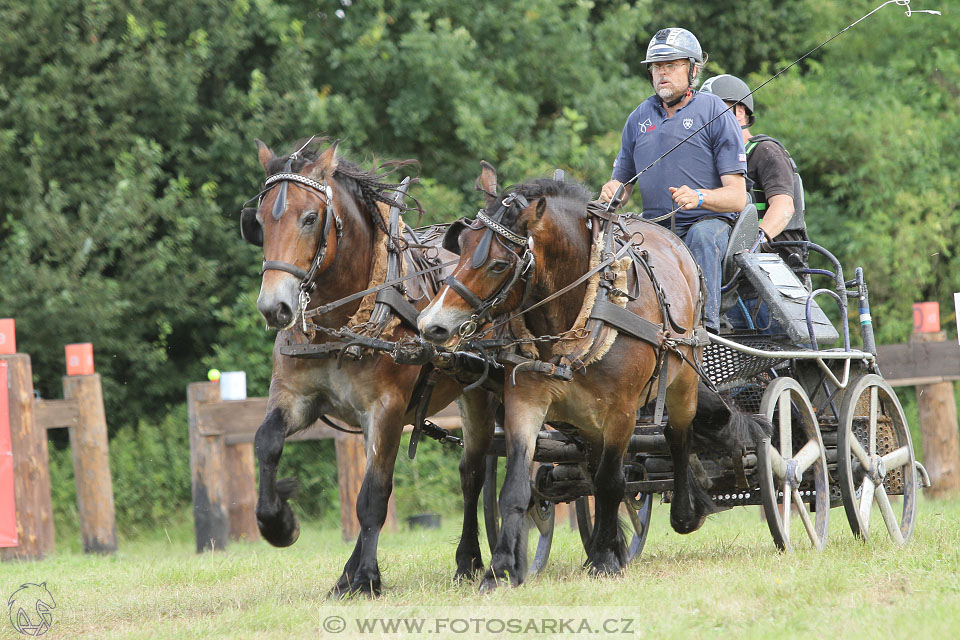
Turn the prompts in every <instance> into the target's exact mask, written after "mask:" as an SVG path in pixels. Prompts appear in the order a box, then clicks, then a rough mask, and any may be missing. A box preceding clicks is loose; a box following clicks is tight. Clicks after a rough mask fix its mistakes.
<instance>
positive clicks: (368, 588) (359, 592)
mask: <svg viewBox="0 0 960 640" xmlns="http://www.w3.org/2000/svg"><path fill="white" fill-rule="evenodd" d="M356 596H361V597H367V598H376V597H379V596H380V578H379V576H377V577H370V578H366V579H363V578H354V579H353V580H350V579H349V578H347V576H346V574H344V575H341V576H340V579H339V580H337V584H335V585H333V587H331V588H330V591H328V592H327V599H328V600H343V599H344V598H352V597H356Z"/></svg>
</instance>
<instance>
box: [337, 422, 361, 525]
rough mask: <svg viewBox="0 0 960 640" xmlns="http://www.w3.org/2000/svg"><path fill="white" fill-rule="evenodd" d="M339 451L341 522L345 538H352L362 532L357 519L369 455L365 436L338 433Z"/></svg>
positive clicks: (338, 479) (338, 476)
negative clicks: (364, 445) (365, 450)
mask: <svg viewBox="0 0 960 640" xmlns="http://www.w3.org/2000/svg"><path fill="white" fill-rule="evenodd" d="M333 442H334V447H335V448H336V451H337V485H338V486H339V488H340V524H341V528H342V531H343V539H344V540H352V539H353V538H356V537H357V535H359V533H360V522H359V521H358V520H357V507H356V505H357V496H358V495H359V494H360V486H361V485H362V484H363V474H364V470H365V469H366V466H367V455H366V453H365V452H364V450H363V437H362V436H358V435H353V434H348V433H338V434H337V435H336V437H335V438H334V440H333Z"/></svg>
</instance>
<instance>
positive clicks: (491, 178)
mask: <svg viewBox="0 0 960 640" xmlns="http://www.w3.org/2000/svg"><path fill="white" fill-rule="evenodd" d="M474 188H475V189H476V190H477V191H483V196H484V199H485V200H486V207H487V209H489V208H490V207H492V206H493V205H494V203H495V202H496V200H497V191H499V190H500V188H499V187H498V186H497V170H496V169H495V168H494V166H493V165H492V164H490V163H489V162H487V161H486V160H481V161H480V177H479V178H477V181H476V182H475V183H474Z"/></svg>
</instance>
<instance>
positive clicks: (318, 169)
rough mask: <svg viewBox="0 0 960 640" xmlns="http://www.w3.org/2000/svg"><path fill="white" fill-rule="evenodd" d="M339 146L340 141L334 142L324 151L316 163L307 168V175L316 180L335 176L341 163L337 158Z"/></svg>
mask: <svg viewBox="0 0 960 640" xmlns="http://www.w3.org/2000/svg"><path fill="white" fill-rule="evenodd" d="M338 146H340V141H339V140H334V141H333V144H331V145H330V146H329V147H327V148H326V149H324V151H323V153H321V154H320V156H319V157H318V158H317V159H316V161H315V162H314V163H313V164H312V165H310V166H309V167H308V168H307V171H306V174H307V175H308V176H310V177H312V178H314V179H316V178H320V177H322V176H331V175H333V172H334V171H336V170H337V164H338V163H339V161H340V159H339V157H338V156H337V147H338Z"/></svg>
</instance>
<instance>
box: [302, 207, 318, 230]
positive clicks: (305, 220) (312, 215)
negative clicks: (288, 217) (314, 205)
mask: <svg viewBox="0 0 960 640" xmlns="http://www.w3.org/2000/svg"><path fill="white" fill-rule="evenodd" d="M318 219H319V216H318V215H317V212H316V211H308V212H307V213H305V214H303V217H302V218H301V219H300V224H302V225H303V226H305V227H309V226H312V225H315V224H317V220H318Z"/></svg>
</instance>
